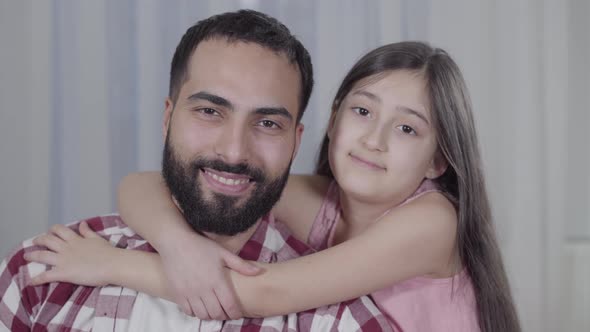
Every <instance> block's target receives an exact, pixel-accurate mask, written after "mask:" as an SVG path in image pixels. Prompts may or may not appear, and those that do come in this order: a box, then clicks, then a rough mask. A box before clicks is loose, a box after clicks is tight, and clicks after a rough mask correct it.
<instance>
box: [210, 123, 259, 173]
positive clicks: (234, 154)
mask: <svg viewBox="0 0 590 332" xmlns="http://www.w3.org/2000/svg"><path fill="white" fill-rule="evenodd" d="M249 146H250V137H249V135H248V130H247V128H245V126H243V125H240V124H232V125H229V126H227V128H226V130H224V131H223V132H221V133H220V135H219V138H218V139H217V142H216V143H215V147H214V151H215V153H216V154H217V157H218V158H220V159H221V160H223V161H224V162H226V163H228V164H239V163H243V162H246V161H248V154H249Z"/></svg>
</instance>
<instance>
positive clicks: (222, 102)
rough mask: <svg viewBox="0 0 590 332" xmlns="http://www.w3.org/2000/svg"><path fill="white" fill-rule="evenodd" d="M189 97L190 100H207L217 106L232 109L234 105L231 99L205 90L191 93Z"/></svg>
mask: <svg viewBox="0 0 590 332" xmlns="http://www.w3.org/2000/svg"><path fill="white" fill-rule="evenodd" d="M187 99H188V100H189V101H197V100H206V101H208V102H210V103H212V104H215V105H217V106H221V107H225V108H229V109H230V110H231V109H233V105H232V103H231V102H230V101H229V100H227V99H225V98H223V97H220V96H217V95H214V94H212V93H209V92H205V91H199V92H197V93H194V94H192V95H190V96H189V97H188V98H187Z"/></svg>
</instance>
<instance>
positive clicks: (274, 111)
mask: <svg viewBox="0 0 590 332" xmlns="http://www.w3.org/2000/svg"><path fill="white" fill-rule="evenodd" d="M254 113H256V114H262V115H279V116H282V117H284V118H287V119H288V120H290V121H291V120H293V116H292V115H291V113H289V111H287V109H286V108H284V107H259V108H257V109H256V110H255V111H254Z"/></svg>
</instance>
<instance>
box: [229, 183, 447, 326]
mask: <svg viewBox="0 0 590 332" xmlns="http://www.w3.org/2000/svg"><path fill="white" fill-rule="evenodd" d="M456 224H457V216H456V212H455V209H454V207H453V205H452V204H451V203H450V202H449V201H448V200H447V199H446V198H445V197H444V196H443V195H441V194H439V193H430V194H425V195H423V196H421V197H419V198H417V199H415V200H414V201H412V202H410V203H408V204H405V205H403V206H400V207H398V208H394V209H393V210H392V211H391V212H390V213H389V214H388V215H387V216H386V217H384V218H383V219H382V220H380V221H379V222H376V223H375V224H373V225H371V226H370V227H368V228H367V229H366V230H365V231H364V232H363V233H361V234H360V235H358V236H355V237H353V238H351V239H349V240H347V241H345V242H343V243H341V244H339V245H336V246H334V247H331V248H328V249H326V250H323V251H320V252H318V253H314V254H311V255H308V256H304V257H300V258H297V259H294V260H290V261H287V262H282V263H277V264H270V265H266V266H265V272H264V273H263V274H261V275H259V276H255V277H243V276H240V275H237V274H235V273H232V274H231V275H232V279H233V280H234V285H235V288H236V291H237V294H238V297H239V298H240V301H241V303H242V305H243V309H244V312H245V314H246V316H250V315H252V316H264V317H266V316H273V315H279V314H285V313H290V312H299V311H302V310H307V309H311V308H316V307H319V306H323V305H328V304H331V303H336V302H341V301H344V300H348V299H351V298H355V297H358V296H361V295H365V294H370V293H372V292H374V291H376V290H379V289H382V288H385V287H387V286H391V285H392V284H395V283H397V282H400V281H403V280H405V279H408V278H411V277H415V276H423V275H428V276H431V277H448V276H450V275H453V274H454V273H455V272H456V268H457V266H454V264H455V263H456V262H455V261H454V257H455V256H454V252H455V236H456ZM252 290H254V291H252Z"/></svg>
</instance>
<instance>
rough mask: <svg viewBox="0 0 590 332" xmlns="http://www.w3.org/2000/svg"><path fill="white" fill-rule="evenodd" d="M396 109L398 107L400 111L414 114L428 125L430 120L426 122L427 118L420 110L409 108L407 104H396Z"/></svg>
mask: <svg viewBox="0 0 590 332" xmlns="http://www.w3.org/2000/svg"><path fill="white" fill-rule="evenodd" d="M396 109H398V110H399V111H402V112H404V113H408V114H412V115H415V116H417V117H418V118H420V119H422V120H423V121H424V122H426V124H427V125H429V126H430V122H428V119H427V118H426V116H424V114H422V112H418V111H416V110H414V109H411V108H409V107H407V106H401V105H400V106H397V107H396Z"/></svg>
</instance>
